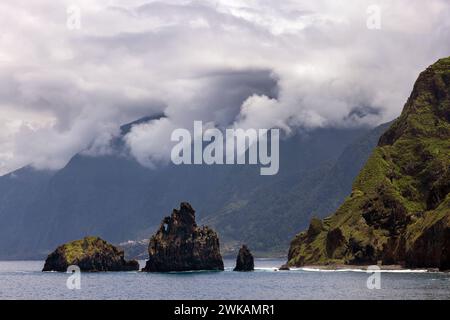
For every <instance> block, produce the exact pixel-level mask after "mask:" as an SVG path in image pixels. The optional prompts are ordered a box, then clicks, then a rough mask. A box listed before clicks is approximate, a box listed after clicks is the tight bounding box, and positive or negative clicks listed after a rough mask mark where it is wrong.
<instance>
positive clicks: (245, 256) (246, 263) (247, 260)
mask: <svg viewBox="0 0 450 320" xmlns="http://www.w3.org/2000/svg"><path fill="white" fill-rule="evenodd" d="M253 270H255V262H254V260H253V255H252V253H251V252H250V250H249V249H248V248H247V246H246V245H243V246H242V247H241V249H240V250H239V254H238V256H237V258H236V267H235V268H234V270H233V271H253Z"/></svg>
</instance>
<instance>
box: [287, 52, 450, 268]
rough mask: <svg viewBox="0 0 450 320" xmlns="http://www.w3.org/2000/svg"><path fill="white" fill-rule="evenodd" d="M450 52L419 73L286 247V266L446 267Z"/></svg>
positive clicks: (449, 253) (449, 248)
mask: <svg viewBox="0 0 450 320" xmlns="http://www.w3.org/2000/svg"><path fill="white" fill-rule="evenodd" d="M449 155H450V57H449V58H445V59H441V60H439V61H438V62H436V63H435V64H433V65H432V66H430V67H429V68H427V69H426V70H425V71H423V72H422V73H421V74H420V76H419V78H418V79H417V81H416V83H415V85H414V88H413V91H412V93H411V95H410V97H409V99H408V101H407V102H406V104H405V106H404V109H403V112H402V114H401V115H400V117H399V118H398V119H397V120H396V121H395V122H394V123H393V124H392V126H391V127H390V128H389V130H388V131H387V132H386V133H385V134H384V135H383V136H382V137H381V138H380V140H379V143H378V146H377V147H376V148H375V150H374V151H373V153H372V155H371V157H370V158H369V160H368V161H367V163H366V164H365V166H364V168H363V169H362V170H361V172H360V174H359V176H358V177H357V178H356V180H355V181H354V183H353V190H352V193H351V195H350V196H349V197H348V198H347V200H346V201H345V202H344V203H343V204H342V206H341V207H340V208H339V209H338V210H337V212H336V213H335V214H334V215H332V216H330V217H328V218H326V219H324V220H323V221H322V222H321V221H318V220H313V221H312V222H311V226H310V228H309V230H308V231H307V232H302V233H300V234H298V235H297V236H296V237H295V239H294V240H293V241H292V243H291V247H290V250H289V262H288V264H289V266H302V265H308V264H320V265H324V264H358V265H361V264H366V265H367V264H375V263H378V262H381V263H382V264H384V265H387V264H396V265H402V266H405V267H410V268H411V267H412V268H415V267H417V268H439V269H440V270H449V269H450V156H449Z"/></svg>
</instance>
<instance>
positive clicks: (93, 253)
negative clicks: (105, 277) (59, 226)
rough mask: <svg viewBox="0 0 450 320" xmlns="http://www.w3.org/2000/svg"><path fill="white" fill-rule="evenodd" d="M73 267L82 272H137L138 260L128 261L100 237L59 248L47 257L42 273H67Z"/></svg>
mask: <svg viewBox="0 0 450 320" xmlns="http://www.w3.org/2000/svg"><path fill="white" fill-rule="evenodd" d="M71 265H76V266H78V267H79V268H80V270H81V271H88V272H100V271H137V270H139V263H138V262H137V261H136V260H130V261H126V260H125V259H124V252H123V250H120V249H118V248H116V247H115V246H113V245H112V244H110V243H108V242H106V241H105V240H102V239H100V238H99V237H86V238H84V239H81V240H76V241H72V242H69V243H66V244H63V245H62V246H59V247H58V248H57V249H56V250H55V251H53V252H52V253H51V254H49V256H48V257H47V260H46V261H45V265H44V269H43V270H42V271H59V272H66V271H67V268H68V267H69V266H71Z"/></svg>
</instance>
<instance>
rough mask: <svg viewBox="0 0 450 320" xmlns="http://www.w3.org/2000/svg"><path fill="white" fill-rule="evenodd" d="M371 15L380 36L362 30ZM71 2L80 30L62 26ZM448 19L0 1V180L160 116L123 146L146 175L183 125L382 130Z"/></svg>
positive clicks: (393, 5)
mask: <svg viewBox="0 0 450 320" xmlns="http://www.w3.org/2000/svg"><path fill="white" fill-rule="evenodd" d="M372 4H378V5H380V6H381V9H382V16H381V18H382V28H381V30H368V29H367V28H366V19H367V14H366V9H367V7H368V6H369V5H372ZM71 5H78V6H79V7H80V9H81V29H80V30H73V31H70V30H68V29H67V28H66V19H67V16H66V9H67V7H69V6H71ZM449 17H450V4H449V3H448V1H446V0H431V1H426V2H425V1H421V0H414V1H407V0H397V1H390V0H375V1H374V0H370V1H369V0H345V1H344V0H341V1H337V0H317V1H293V0H292V1H282V2H280V1H269V0H226V1H217V0H211V1H208V0H204V1H192V2H190V1H164V2H156V1H149V2H147V3H144V2H143V1H137V0H131V1H130V0H111V1H108V2H106V1H101V0H71V1H68V0H64V1H50V0H41V1H38V2H30V1H25V0H16V1H13V2H6V1H3V2H2V3H0V29H1V30H2V33H1V34H0V124H1V125H2V130H1V133H0V150H1V152H0V174H1V173H6V172H8V171H11V170H13V169H15V168H18V167H20V166H23V165H26V164H28V163H33V164H34V165H35V166H36V167H38V168H53V169H55V168H59V167H61V166H63V165H64V164H65V163H66V162H67V161H68V159H70V157H71V156H72V155H73V154H75V153H76V152H79V151H81V150H83V149H85V148H87V147H88V146H90V149H89V152H90V153H93V154H95V153H97V152H98V153H105V152H107V148H105V145H106V144H107V141H108V139H109V137H111V136H113V135H115V134H117V132H118V131H117V128H118V126H119V125H120V124H123V123H126V122H129V121H132V120H135V119H137V118H139V117H142V116H146V115H152V114H155V113H160V112H161V111H164V112H165V114H166V115H167V116H168V118H167V119H164V120H160V121H157V122H156V123H155V124H151V125H145V124H144V125H141V126H137V127H135V128H134V130H133V131H132V132H131V133H130V134H129V135H128V137H127V139H126V141H127V143H128V146H129V148H130V152H131V153H132V154H133V155H134V156H135V157H136V158H137V159H138V160H139V161H140V162H141V163H143V164H146V165H153V164H154V163H155V162H159V161H162V160H164V158H165V157H167V156H168V155H166V156H165V154H166V151H167V150H166V149H167V146H168V144H169V138H170V130H172V128H176V127H187V128H191V127H192V122H193V120H203V122H205V123H206V122H213V123H215V124H216V125H217V126H220V127H224V126H242V127H270V126H279V127H282V128H285V129H287V130H288V129H290V128H293V127H296V126H302V127H306V128H311V127H315V126H342V125H355V124H356V123H371V124H376V123H380V122H383V121H387V120H391V119H392V118H394V117H395V116H397V115H398V114H399V112H400V111H401V108H402V106H403V103H404V102H405V100H406V98H407V96H408V95H409V92H410V90H411V87H412V84H413V82H414V80H415V79H416V77H417V75H418V72H420V71H421V70H422V69H424V68H425V67H426V66H427V65H429V64H431V63H433V62H434V61H435V60H437V59H438V58H440V57H443V56H447V55H449V53H450V50H449V49H450V42H449V41H448V34H449V27H450V19H449ZM364 115H365V116H364ZM165 139H167V141H165Z"/></svg>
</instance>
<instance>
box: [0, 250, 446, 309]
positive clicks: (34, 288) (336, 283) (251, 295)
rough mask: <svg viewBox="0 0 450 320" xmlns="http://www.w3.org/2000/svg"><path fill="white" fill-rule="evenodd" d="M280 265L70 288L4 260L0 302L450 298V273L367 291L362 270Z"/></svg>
mask: <svg viewBox="0 0 450 320" xmlns="http://www.w3.org/2000/svg"><path fill="white" fill-rule="evenodd" d="M140 263H141V266H143V264H144V261H141V262H140ZM283 263H284V261H283V260H272V259H270V260H269V259H264V260H258V259H257V260H256V261H255V267H256V271H254V272H249V273H241V272H233V271H232V268H233V265H234V261H232V260H225V266H226V270H225V271H223V272H185V273H169V274H162V273H161V274H159V273H154V274H148V273H143V272H107V273H82V274H81V289H80V290H69V289H68V288H67V286H66V281H67V279H68V277H69V276H70V274H66V273H56V272H50V273H43V272H41V269H42V267H43V261H5V262H0V299H151V300H159V299H256V300H258V299H450V273H438V272H423V271H407V270H406V271H401V272H382V273H381V274H380V277H381V278H380V279H381V282H380V284H381V288H380V289H372V290H370V289H368V288H367V280H368V277H369V276H370V275H371V274H368V273H367V272H365V271H362V270H359V271H358V270H344V271H320V270H317V269H296V270H291V271H275V269H276V268H277V267H279V266H280V265H282V264H283Z"/></svg>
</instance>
